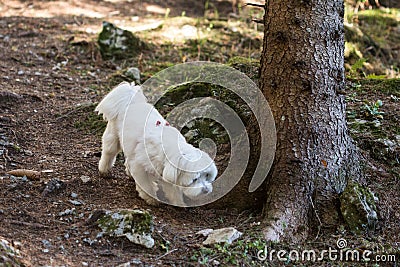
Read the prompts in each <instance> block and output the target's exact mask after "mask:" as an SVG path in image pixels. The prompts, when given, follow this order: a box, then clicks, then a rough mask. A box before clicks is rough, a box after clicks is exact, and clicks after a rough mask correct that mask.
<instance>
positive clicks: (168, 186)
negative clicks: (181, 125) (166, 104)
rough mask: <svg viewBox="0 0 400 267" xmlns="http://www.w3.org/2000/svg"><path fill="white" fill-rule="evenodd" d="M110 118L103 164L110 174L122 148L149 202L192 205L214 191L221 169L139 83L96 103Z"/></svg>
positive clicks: (118, 89)
mask: <svg viewBox="0 0 400 267" xmlns="http://www.w3.org/2000/svg"><path fill="white" fill-rule="evenodd" d="M95 111H97V112H98V113H99V114H103V118H104V119H105V120H106V121H108V123H107V128H106V130H105V132H104V134H103V138H102V154H101V159H100V162H99V171H100V174H101V175H107V174H108V173H109V171H110V169H111V167H112V166H113V164H114V162H115V158H116V156H117V154H118V153H119V152H120V151H123V153H124V156H125V167H126V172H127V174H128V175H130V176H132V177H133V178H134V179H135V182H136V190H137V191H138V193H139V196H140V197H141V198H143V199H144V200H145V201H146V202H147V203H149V204H153V205H155V204H157V203H158V202H159V201H161V202H165V203H168V204H171V205H176V206H188V205H189V203H193V201H196V199H198V198H200V197H201V196H202V195H203V196H204V195H206V194H208V193H210V192H212V190H213V187H212V182H213V181H214V180H215V178H216V176H217V168H216V166H215V164H214V161H213V160H212V159H211V158H210V156H209V155H208V154H207V153H205V152H203V151H201V150H199V149H197V148H195V147H193V146H192V145H190V144H188V143H187V142H186V140H185V138H184V137H183V136H182V134H181V133H180V132H179V131H178V130H177V129H176V128H174V127H172V126H170V125H169V123H168V122H167V121H166V120H165V119H164V118H163V117H162V116H161V114H160V113H159V112H158V111H157V110H156V109H155V108H154V107H153V106H152V105H150V104H149V103H147V99H146V97H145V96H144V94H143V92H142V90H141V89H140V86H134V85H131V84H129V83H127V82H123V83H121V84H120V85H118V86H117V87H115V88H114V89H113V90H112V91H111V92H110V93H109V94H108V95H106V97H105V98H104V99H103V100H102V101H101V102H100V104H99V105H98V106H97V107H96V109H95Z"/></svg>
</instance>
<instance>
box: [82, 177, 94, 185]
mask: <svg viewBox="0 0 400 267" xmlns="http://www.w3.org/2000/svg"><path fill="white" fill-rule="evenodd" d="M80 178H81V180H82V182H83V183H84V184H86V183H88V182H90V181H91V180H92V179H91V178H90V177H89V176H87V175H82V176H81V177H80Z"/></svg>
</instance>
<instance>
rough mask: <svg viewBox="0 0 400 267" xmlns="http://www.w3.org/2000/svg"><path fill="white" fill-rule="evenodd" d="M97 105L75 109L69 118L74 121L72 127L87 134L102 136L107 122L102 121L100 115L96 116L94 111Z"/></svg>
mask: <svg viewBox="0 0 400 267" xmlns="http://www.w3.org/2000/svg"><path fill="white" fill-rule="evenodd" d="M96 106H97V103H92V104H89V105H83V106H79V107H77V108H76V109H75V110H74V111H72V112H71V117H73V119H74V126H75V127H76V128H78V129H80V130H83V131H85V132H88V133H91V134H92V133H97V134H102V133H103V132H104V130H105V129H106V126H107V122H105V121H104V120H103V117H102V116H101V115H97V113H95V111H94V109H95V108H96Z"/></svg>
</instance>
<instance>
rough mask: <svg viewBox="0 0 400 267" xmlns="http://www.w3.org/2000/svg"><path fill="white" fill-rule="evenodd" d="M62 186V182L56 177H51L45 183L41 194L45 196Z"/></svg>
mask: <svg viewBox="0 0 400 267" xmlns="http://www.w3.org/2000/svg"><path fill="white" fill-rule="evenodd" d="M63 186H64V182H63V181H60V180H59V179H57V178H54V179H51V180H50V181H49V182H48V183H47V184H46V187H45V188H44V190H43V192H42V196H44V197H45V196H47V195H49V194H50V193H53V192H55V191H57V190H59V189H61V188H62V187H63Z"/></svg>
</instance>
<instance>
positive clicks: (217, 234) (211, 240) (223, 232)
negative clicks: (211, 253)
mask: <svg viewBox="0 0 400 267" xmlns="http://www.w3.org/2000/svg"><path fill="white" fill-rule="evenodd" d="M210 230H211V231H210ZM198 234H202V235H207V239H206V240H205V241H204V242H203V245H213V244H218V243H227V244H232V242H233V241H235V240H236V239H238V238H239V237H240V236H241V235H242V234H243V233H241V232H239V231H238V230H236V229H235V228H233V227H227V228H221V229H217V230H212V229H205V230H203V231H200V232H198Z"/></svg>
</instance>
